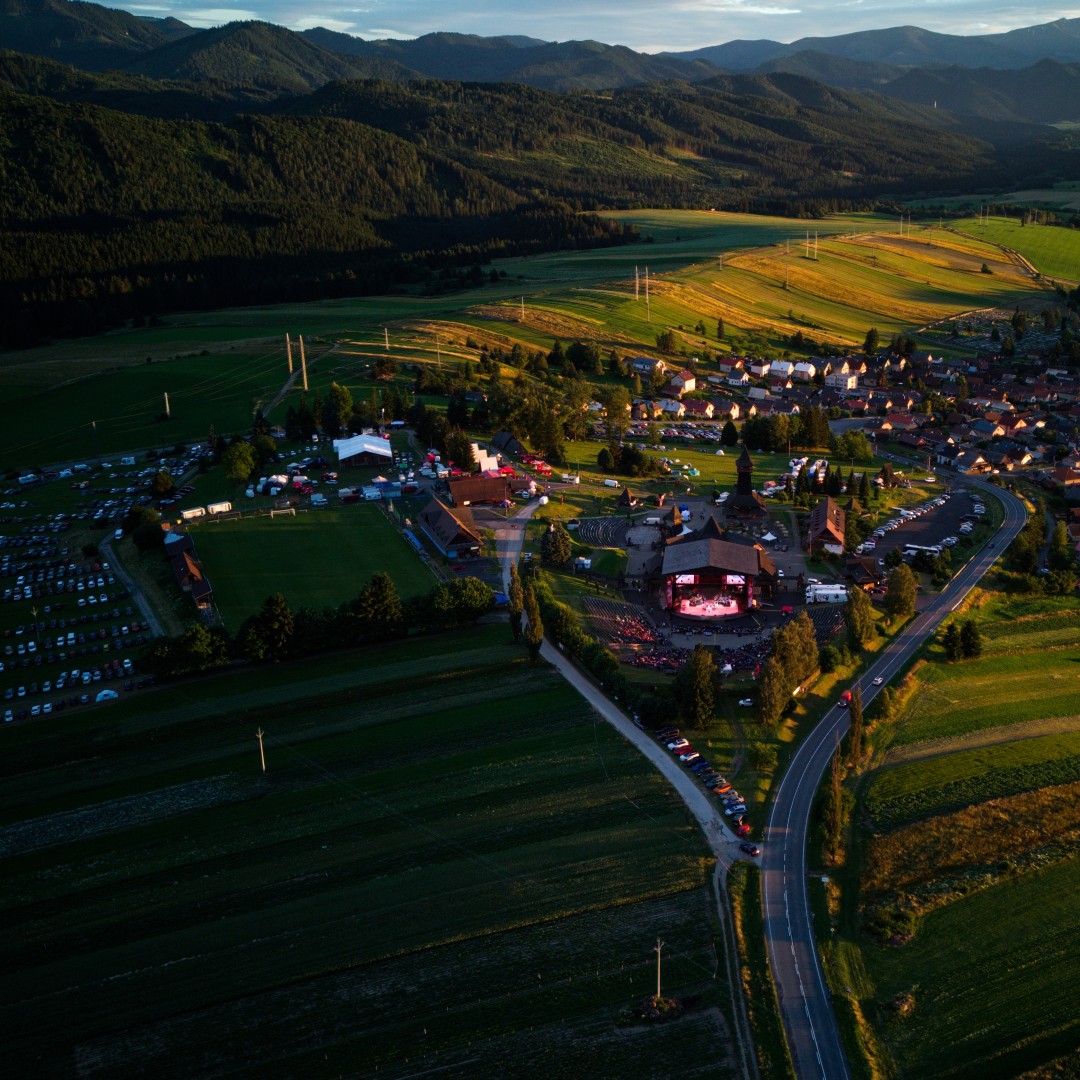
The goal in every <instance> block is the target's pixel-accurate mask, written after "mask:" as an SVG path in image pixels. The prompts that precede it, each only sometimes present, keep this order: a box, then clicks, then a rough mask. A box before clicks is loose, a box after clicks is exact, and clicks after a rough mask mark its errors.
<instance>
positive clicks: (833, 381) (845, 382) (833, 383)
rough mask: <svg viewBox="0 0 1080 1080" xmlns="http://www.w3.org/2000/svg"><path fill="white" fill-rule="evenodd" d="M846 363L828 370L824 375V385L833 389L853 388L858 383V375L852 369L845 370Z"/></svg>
mask: <svg viewBox="0 0 1080 1080" xmlns="http://www.w3.org/2000/svg"><path fill="white" fill-rule="evenodd" d="M846 367H847V364H843V365H841V367H839V368H836V369H834V370H833V371H830V372H829V374H828V375H826V376H825V385H826V386H828V387H830V388H831V389H833V390H855V389H856V388H857V387H858V385H859V376H858V375H856V374H855V372H853V371H845V370H843V369H844V368H846Z"/></svg>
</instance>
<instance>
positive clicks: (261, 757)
mask: <svg viewBox="0 0 1080 1080" xmlns="http://www.w3.org/2000/svg"><path fill="white" fill-rule="evenodd" d="M255 738H256V739H258V740H259V760H260V761H261V762H262V771H263V772H266V751H265V750H264V749H263V729H262V728H259V730H258V731H256V732H255Z"/></svg>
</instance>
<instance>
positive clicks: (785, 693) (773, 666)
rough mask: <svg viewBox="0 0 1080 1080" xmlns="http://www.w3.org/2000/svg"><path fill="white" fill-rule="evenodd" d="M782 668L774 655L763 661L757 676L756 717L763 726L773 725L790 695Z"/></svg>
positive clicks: (777, 720) (778, 718)
mask: <svg viewBox="0 0 1080 1080" xmlns="http://www.w3.org/2000/svg"><path fill="white" fill-rule="evenodd" d="M786 683H787V680H786V678H785V676H784V669H783V668H782V667H781V665H780V662H779V661H778V660H777V659H776V657H775V656H772V657H770V658H769V659H768V660H766V661H765V666H764V667H763V668H762V669H761V675H760V676H759V677H758V719H759V720H760V721H761V723H762V724H763V725H764V726H765V727H775V726H776V724H777V723H778V722H779V720H780V716H781V715H782V713H783V711H784V706H785V705H787V702H788V698H789V697H790V696H791V692H790V690H788V689H787V686H786Z"/></svg>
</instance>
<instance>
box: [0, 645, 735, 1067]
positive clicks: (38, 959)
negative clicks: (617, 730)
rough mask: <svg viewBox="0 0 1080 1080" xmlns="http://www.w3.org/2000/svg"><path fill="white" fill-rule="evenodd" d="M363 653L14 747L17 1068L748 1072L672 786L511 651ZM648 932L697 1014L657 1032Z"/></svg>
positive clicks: (2, 836)
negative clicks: (329, 684) (317, 671)
mask: <svg viewBox="0 0 1080 1080" xmlns="http://www.w3.org/2000/svg"><path fill="white" fill-rule="evenodd" d="M496 631H497V633H496ZM428 645H433V646H436V647H435V648H428V647H427V646H428ZM354 655H355V660H356V663H357V665H358V667H359V668H360V669H362V671H361V673H360V677H359V678H358V677H357V676H356V675H355V674H354V670H353V667H352V660H353V657H352V656H351V657H350V658H349V659H344V658H337V662H338V666H339V668H340V670H341V675H340V679H339V686H338V688H337V689H336V690H334V691H332V692H331V693H329V694H324V695H322V696H318V697H306V698H305V697H297V696H292V697H290V696H289V695H288V694H285V695H283V696H282V698H281V700H280V702H279V704H278V705H277V706H276V707H275V708H273V709H268V708H265V707H263V706H262V705H261V704H260V703H261V702H263V701H264V700H265V699H266V698H265V695H264V694H262V693H260V692H259V690H258V689H256V688H253V689H252V690H251V691H250V692H248V693H246V694H245V693H244V692H242V691H241V692H240V693H235V692H233V693H230V690H231V689H232V688H233V686H234V683H233V680H232V679H231V678H228V677H226V678H222V679H213V680H200V682H199V684H198V685H199V687H200V689H201V702H202V706H201V710H199V711H198V712H197V714H196V715H191V713H190V712H189V711H188V710H186V709H184V708H183V707H175V708H172V709H169V708H168V702H169V697H170V694H169V692H168V691H167V690H162V691H159V692H158V693H157V694H155V695H154V698H153V699H148V700H147V701H145V702H144V703H143V707H142V709H134V708H133V707H132V704H131V703H129V702H122V703H121V704H120V706H118V709H117V710H116V711H111V710H99V711H96V712H94V713H89V714H86V715H85V716H83V717H80V718H79V724H78V725H76V724H74V723H71V724H68V723H67V721H68V719H69V718H67V717H65V718H64V721H65V727H64V728H62V729H53V728H52V727H46V726H43V725H39V726H35V727H30V726H29V725H28V726H26V727H24V728H22V729H20V731H19V732H18V734H19V736H20V738H19V740H18V742H17V743H15V744H13V745H12V746H11V747H9V752H8V753H7V754H6V755H5V757H4V760H3V763H2V764H0V775H2V776H3V779H4V784H3V788H2V791H3V794H2V796H0V808H2V815H3V820H4V822H5V824H4V826H3V828H0V848H2V850H3V851H4V853H5V890H4V895H3V897H2V898H0V911H2V913H3V918H4V923H5V926H6V927H7V930H8V933H7V934H6V935H5V937H4V942H3V944H2V945H0V958H2V960H3V963H2V966H0V1002H2V1004H0V1020H2V1022H3V1024H4V1029H5V1030H6V1031H7V1032H8V1037H7V1043H6V1051H7V1058H8V1061H9V1067H11V1068H14V1069H15V1070H16V1072H17V1073H18V1074H19V1075H31V1074H37V1075H42V1074H56V1073H64V1074H70V1073H73V1072H79V1073H83V1074H91V1075H93V1074H107V1075H109V1076H118V1075H134V1074H136V1073H145V1072H146V1071H147V1070H149V1069H158V1070H163V1071H165V1072H169V1073H172V1074H182V1075H206V1074H208V1073H211V1072H229V1073H237V1074H239V1075H252V1076H255V1075H263V1076H265V1075H267V1073H268V1072H269V1073H270V1074H274V1075H328V1074H329V1072H331V1071H333V1072H337V1073H350V1074H354V1075H374V1074H375V1073H376V1072H378V1074H379V1075H383V1076H391V1077H404V1076H408V1075H413V1074H415V1073H416V1072H424V1071H431V1070H445V1069H457V1070H461V1071H462V1072H463V1074H467V1075H496V1074H499V1073H501V1072H502V1071H503V1070H504V1069H505V1067H506V1063H507V1062H508V1061H524V1060H528V1061H530V1062H531V1063H534V1064H535V1063H537V1062H540V1063H545V1062H546V1063H549V1067H550V1068H552V1069H554V1070H555V1071H556V1072H557V1073H561V1074H563V1075H613V1074H620V1075H627V1074H630V1073H633V1074H634V1075H635V1076H657V1077H661V1076H668V1075H670V1074H671V1069H672V1068H679V1069H680V1071H687V1072H689V1073H691V1074H693V1073H694V1072H695V1071H700V1069H701V1068H702V1066H703V1063H707V1065H708V1068H709V1074H710V1075H718V1076H721V1077H735V1076H736V1075H739V1070H738V1068H737V1067H736V1064H735V1062H734V1060H733V1058H732V1051H731V1047H730V1045H729V1044H728V1040H727V1034H726V1032H727V1027H726V1024H727V1021H726V1017H725V1012H726V1007H727V1006H726V1002H725V1001H724V999H723V997H722V996H721V995H719V994H718V993H717V990H716V984H715V983H714V982H713V981H712V974H713V971H714V969H715V954H714V951H713V950H714V941H713V938H712V935H711V929H710V920H709V911H710V904H711V902H712V900H711V893H710V890H709V888H708V884H707V877H706V866H707V862H706V860H704V859H703V855H704V848H703V847H702V845H701V841H700V837H699V835H698V834H697V832H696V830H695V829H693V828H692V827H691V826H690V825H689V824H688V822H687V820H686V817H685V814H684V813H683V811H682V808H681V804H680V803H679V802H678V800H676V799H674V798H673V796H672V795H671V793H670V791H669V790H668V789H667V788H666V786H665V785H664V784H663V783H662V781H661V780H660V779H659V778H658V777H657V776H656V774H655V773H654V772H653V770H651V769H650V768H649V767H648V766H647V764H645V763H644V762H643V761H642V759H641V758H640V757H639V755H637V754H636V753H635V752H634V751H633V750H632V749H631V748H630V747H629V746H628V745H627V744H626V743H624V742H623V741H622V740H621V739H619V738H618V736H616V735H615V734H614V733H613V732H612V731H611V730H610V729H609V728H608V727H607V726H606V725H603V724H597V723H596V722H595V720H594V718H593V717H592V714H591V713H590V712H589V710H588V709H587V708H585V707H584V706H583V704H582V702H581V700H580V699H579V698H578V697H577V696H576V695H575V694H574V693H573V692H572V691H571V690H570V689H569V688H568V687H567V686H566V685H565V684H564V683H563V682H562V681H561V680H560V679H559V678H558V677H557V676H555V675H554V674H553V673H551V672H550V671H549V670H547V669H546V668H539V669H538V668H534V667H533V666H532V665H530V664H528V662H527V661H525V660H524V658H523V654H522V650H521V649H520V648H519V647H515V646H513V645H511V644H510V642H509V634H508V632H507V630H506V627H505V626H499V627H496V628H491V627H482V628H479V629H478V630H477V631H475V632H467V633H462V634H459V635H457V636H456V637H454V638H449V637H445V636H444V637H441V638H437V639H432V640H431V641H430V642H427V641H417V642H408V643H401V644H397V645H394V646H391V647H389V648H387V649H384V650H377V651H371V652H358V653H356V654H354ZM314 663H315V664H317V665H318V664H321V665H322V666H323V667H325V666H326V665H327V664H328V663H329V660H328V659H324V660H320V661H315V662H314ZM266 674H267V675H268V676H269V677H270V681H271V682H275V681H279V680H277V678H276V674H277V673H276V672H273V671H268V672H267V673H266ZM328 675H329V673H327V675H326V676H323V678H326V677H328ZM286 683H287V681H286ZM219 687H220V688H222V689H224V690H225V691H226V693H225V695H224V696H220V697H219V695H218V693H217V690H218V688H219ZM268 689H269V688H268ZM272 696H273V695H272V694H271V697H272ZM158 698H160V700H161V702H162V704H163V705H165V706H166V707H165V708H163V709H162V710H161V711H160V712H158V713H156V714H154V722H153V724H152V725H150V726H149V727H148V726H147V721H148V719H149V713H148V710H147V704H149V701H151V700H157V699H158ZM215 705H216V706H217V708H216V710H215V709H214V706H215ZM257 726H260V727H261V728H262V729H264V730H265V732H266V736H265V738H266V748H267V761H268V772H267V773H266V775H265V776H263V775H262V774H261V773H260V771H259V757H258V750H257V744H256V740H255V738H254V733H255V728H256V727H257ZM148 735H149V737H148ZM61 762H63V763H61ZM658 936H659V937H662V938H663V940H664V941H665V943H666V945H665V962H664V989H665V992H666V993H669V994H674V995H679V996H686V997H692V998H694V999H695V1002H696V1004H695V1006H694V1008H693V1009H692V1011H691V1012H690V1013H689V1015H688V1016H687V1017H686V1018H685V1019H684V1020H683V1021H681V1022H680V1023H678V1024H675V1025H670V1026H667V1027H664V1026H659V1027H654V1028H643V1027H639V1026H637V1025H635V1024H633V1023H631V1022H629V1012H630V1009H631V1008H632V1006H633V1005H634V1004H635V1003H636V1002H639V1001H640V1000H641V999H642V998H644V997H645V996H646V995H647V994H648V993H649V992H650V987H651V986H654V985H655V983H654V980H655V962H654V957H653V955H652V953H651V952H650V949H651V947H652V945H653V944H654V942H655V940H656V938H657V937H658ZM45 1003H47V1007H45ZM238 1033H243V1037H242V1038H238V1037H237V1036H238Z"/></svg>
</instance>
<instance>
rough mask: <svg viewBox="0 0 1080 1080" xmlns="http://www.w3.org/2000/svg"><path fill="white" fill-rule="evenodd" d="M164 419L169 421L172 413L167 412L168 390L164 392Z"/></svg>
mask: <svg viewBox="0 0 1080 1080" xmlns="http://www.w3.org/2000/svg"><path fill="white" fill-rule="evenodd" d="M165 419H166V420H171V419H172V413H171V412H169V391H168V390H166V391H165ZM95 430H96V429H95Z"/></svg>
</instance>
